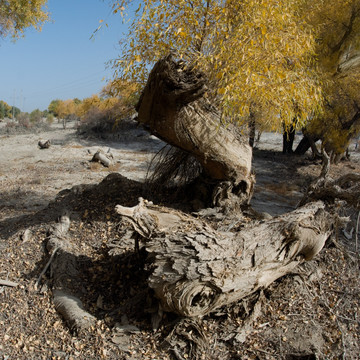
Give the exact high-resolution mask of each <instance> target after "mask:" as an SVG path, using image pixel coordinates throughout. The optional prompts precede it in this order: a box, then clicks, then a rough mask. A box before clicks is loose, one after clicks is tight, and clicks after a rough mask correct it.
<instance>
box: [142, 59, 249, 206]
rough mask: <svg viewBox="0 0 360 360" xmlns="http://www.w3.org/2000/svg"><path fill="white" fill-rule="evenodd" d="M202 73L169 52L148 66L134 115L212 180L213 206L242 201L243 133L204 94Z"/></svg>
mask: <svg viewBox="0 0 360 360" xmlns="http://www.w3.org/2000/svg"><path fill="white" fill-rule="evenodd" d="M206 91H207V86H206V77H205V76H204V74H202V73H201V72H199V71H197V70H196V69H193V68H191V67H187V66H186V65H185V64H184V62H182V61H175V60H174V59H173V58H172V56H171V55H169V56H167V57H165V58H163V59H161V60H159V61H158V62H157V63H156V64H155V66H154V68H153V69H152V71H151V73H150V75H149V78H148V81H147V84H146V86H145V88H144V90H143V92H142V94H141V97H140V100H139V102H138V104H137V106H136V110H137V111H138V121H139V122H140V123H141V124H143V125H145V127H147V128H148V129H149V130H150V131H151V132H152V133H153V134H154V135H156V136H157V137H159V138H161V139H162V140H164V141H165V142H167V143H168V144H170V145H172V146H174V147H176V148H179V149H182V150H183V151H185V152H186V153H189V154H191V155H193V156H194V157H195V158H196V159H197V160H198V161H199V162H200V164H201V165H202V168H203V170H204V174H205V176H206V177H207V178H209V179H211V180H212V181H213V182H214V186H213V189H212V191H211V192H210V194H211V195H210V196H212V202H213V205H215V206H221V205H223V204H226V205H227V206H229V205H230V204H229V203H230V202H237V203H240V204H244V203H248V202H249V201H250V198H251V196H252V193H253V185H254V177H253V175H252V173H251V160H252V149H251V147H250V146H249V144H248V139H247V137H245V136H243V135H242V134H241V133H240V131H239V129H237V128H236V127H235V126H233V125H231V124H230V125H227V126H225V125H224V124H222V122H221V113H220V112H219V111H218V109H216V108H215V107H214V106H212V105H211V104H210V102H209V101H208V100H207V99H206V96H205V94H206Z"/></svg>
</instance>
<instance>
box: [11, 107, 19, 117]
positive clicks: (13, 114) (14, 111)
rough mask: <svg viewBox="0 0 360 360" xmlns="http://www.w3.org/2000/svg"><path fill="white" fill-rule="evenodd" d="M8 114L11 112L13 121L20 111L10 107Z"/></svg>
mask: <svg viewBox="0 0 360 360" xmlns="http://www.w3.org/2000/svg"><path fill="white" fill-rule="evenodd" d="M10 112H11V116H12V118H14V119H15V118H16V117H17V116H18V115H19V114H20V113H21V110H20V109H19V108H18V107H16V106H12V107H11V110H10Z"/></svg>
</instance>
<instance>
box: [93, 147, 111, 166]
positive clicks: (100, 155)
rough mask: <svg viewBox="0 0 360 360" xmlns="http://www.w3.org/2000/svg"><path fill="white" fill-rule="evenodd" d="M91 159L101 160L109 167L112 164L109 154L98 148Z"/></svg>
mask: <svg viewBox="0 0 360 360" xmlns="http://www.w3.org/2000/svg"><path fill="white" fill-rule="evenodd" d="M91 161H95V162H100V163H101V164H103V165H104V166H105V167H109V166H110V165H111V164H112V161H111V159H110V158H109V157H108V156H106V155H105V154H104V153H102V152H101V150H98V151H97V152H96V153H95V154H94V156H93V157H92V159H91Z"/></svg>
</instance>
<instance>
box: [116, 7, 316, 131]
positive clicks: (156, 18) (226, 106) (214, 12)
mask: <svg viewBox="0 0 360 360" xmlns="http://www.w3.org/2000/svg"><path fill="white" fill-rule="evenodd" d="M130 2H131V1H130ZM303 3H304V1H303V0H291V1H286V2H285V1H284V2H279V1H276V0H266V1H259V0H244V1H238V0H226V1H225V0H224V1H220V0H181V1H174V0H163V1H161V2H158V1H155V0H146V1H143V2H141V4H140V6H139V8H138V9H137V11H136V18H135V19H134V21H133V22H132V24H131V25H130V30H129V34H128V37H127V43H126V44H124V47H123V53H122V55H121V56H120V58H119V59H118V60H117V61H116V63H115V66H116V72H117V73H116V75H117V76H118V75H119V76H125V77H128V78H132V79H135V80H136V81H138V82H144V80H145V79H146V77H147V75H148V71H149V68H150V65H151V64H153V63H154V62H155V61H156V60H158V59H159V57H161V56H163V55H165V54H167V53H168V52H170V51H173V52H175V53H176V55H177V57H178V58H179V59H185V60H187V61H188V62H189V63H191V64H192V65H195V66H198V67H199V68H200V69H201V70H203V71H204V72H205V73H206V74H207V75H208V77H209V82H210V84H211V90H212V93H211V94H210V96H212V98H213V99H214V100H216V101H218V103H219V105H220V107H221V108H222V109H223V110H224V115H226V116H227V118H230V119H233V120H241V119H244V118H246V117H247V116H248V115H249V114H252V115H257V118H259V119H262V120H263V121H264V122H266V123H268V124H271V125H272V127H274V128H280V126H281V124H282V123H283V122H285V123H287V124H288V123H291V121H292V120H293V118H294V117H295V116H296V117H297V118H298V120H299V122H300V123H303V122H305V120H306V119H307V117H308V115H309V114H310V113H314V112H316V111H318V108H319V104H320V103H321V87H320V83H319V80H318V77H317V72H316V71H314V59H315V47H316V43H315V37H314V35H313V33H312V28H311V26H310V25H309V23H308V22H306V18H305V16H303V15H302V14H301V9H302V5H303ZM128 4H129V1H126V0H123V1H121V2H118V1H117V2H115V3H114V5H113V11H114V12H120V13H124V10H125V6H126V5H128Z"/></svg>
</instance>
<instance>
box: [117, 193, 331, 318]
mask: <svg viewBox="0 0 360 360" xmlns="http://www.w3.org/2000/svg"><path fill="white" fill-rule="evenodd" d="M116 211H117V212H118V213H119V214H120V215H122V216H124V217H126V218H127V219H129V221H130V222H131V224H132V225H133V227H134V229H135V231H136V232H137V233H138V234H140V235H141V236H142V237H143V238H145V239H146V240H147V241H146V245H145V248H146V251H147V252H148V254H149V256H148V261H149V267H150V269H152V272H151V275H150V277H149V279H148V283H149V286H150V287H151V288H152V289H154V292H155V294H156V296H157V297H158V299H159V300H160V302H161V304H162V307H163V309H164V310H166V311H172V312H175V313H178V314H180V315H182V316H189V317H193V316H202V315H205V314H207V313H209V312H211V311H213V310H214V309H216V308H218V307H219V306H222V305H226V304H230V303H232V302H235V301H238V300H240V299H243V298H245V297H246V296H248V295H250V294H252V293H254V292H255V291H257V290H258V289H261V288H266V287H267V286H268V285H269V284H271V283H272V282H273V281H275V280H276V279H278V278H279V277H281V276H283V275H285V274H287V273H289V272H291V271H292V270H293V269H294V268H295V267H296V266H297V265H298V264H300V263H302V262H303V261H306V260H310V259H312V258H313V257H314V256H315V255H316V254H317V253H318V252H319V251H320V250H321V249H322V247H323V246H324V244H325V241H326V239H327V238H328V237H329V235H330V233H331V223H332V220H331V216H330V215H329V213H327V212H326V211H325V209H324V204H323V203H322V202H321V201H318V202H314V203H310V204H307V205H305V206H304V207H302V208H299V209H297V210H295V211H293V212H291V213H288V214H285V215H282V216H279V217H276V218H273V219H271V220H267V221H264V222H256V223H252V224H251V225H249V226H245V227H244V228H243V229H242V230H241V231H239V232H237V233H230V232H220V231H216V230H214V229H213V228H212V227H211V226H209V225H208V224H207V223H206V222H205V221H203V220H200V219H197V218H194V217H192V216H190V215H187V214H184V213H182V212H180V211H175V210H171V209H168V208H163V207H158V206H154V205H152V204H151V203H147V202H146V201H144V200H142V199H140V203H139V205H137V206H135V207H132V208H126V207H123V206H120V205H118V206H117V207H116Z"/></svg>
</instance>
